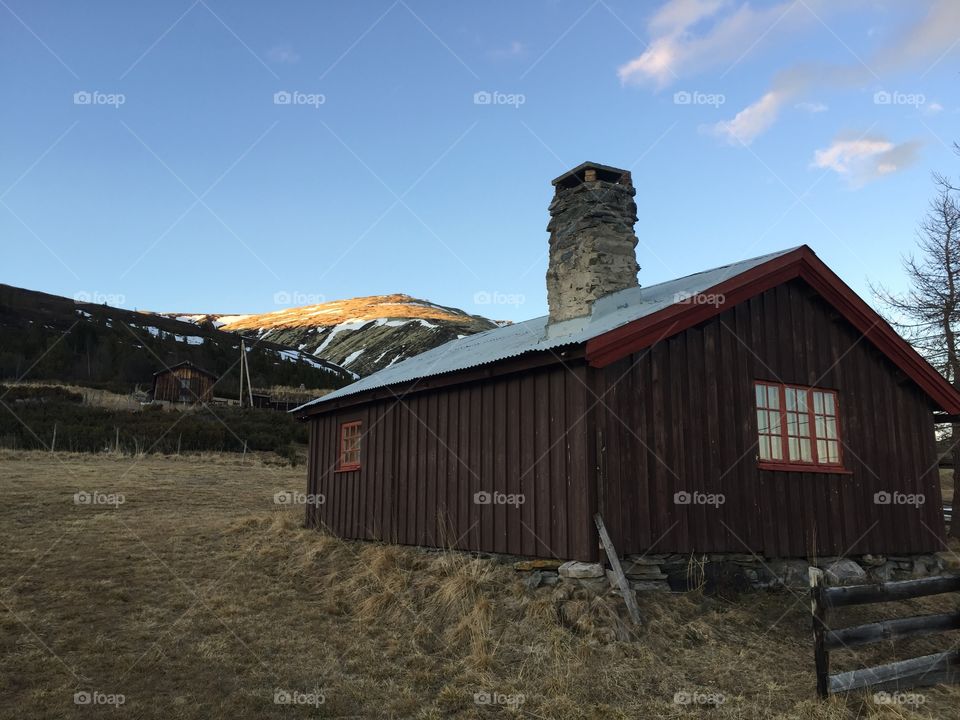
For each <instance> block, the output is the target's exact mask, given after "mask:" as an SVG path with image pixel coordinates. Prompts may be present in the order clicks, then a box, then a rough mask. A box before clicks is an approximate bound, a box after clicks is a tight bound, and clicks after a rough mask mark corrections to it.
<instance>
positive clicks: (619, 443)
mask: <svg viewBox="0 0 960 720" xmlns="http://www.w3.org/2000/svg"><path fill="white" fill-rule="evenodd" d="M591 372H592V377H591V383H592V385H593V387H594V389H595V392H596V393H597V395H602V396H603V397H605V401H604V403H603V404H602V405H601V406H600V407H599V411H598V413H597V427H596V431H597V437H598V440H597V442H598V447H599V448H600V452H599V460H598V466H599V468H600V470H599V472H600V482H599V493H600V506H601V508H602V512H603V515H604V518H605V521H606V524H607V525H608V527H609V529H610V531H611V535H612V536H613V539H614V542H615V544H616V546H617V548H618V550H620V551H621V552H623V553H640V552H645V551H648V550H651V551H654V552H682V553H687V552H735V553H742V552H748V551H751V552H757V553H760V554H764V555H766V556H770V557H787V556H811V555H815V554H816V555H819V556H830V555H842V554H862V553H888V554H905V553H911V552H927V551H933V550H936V549H938V548H940V547H942V537H943V520H942V517H941V515H940V506H941V496H940V486H939V477H938V469H937V458H936V454H935V448H934V445H933V437H934V435H933V418H932V415H931V407H930V403H929V401H928V399H927V398H926V396H925V395H924V394H923V393H922V392H921V391H920V390H919V389H918V388H917V387H916V385H914V384H913V383H912V382H909V381H907V380H906V379H905V378H904V377H903V375H902V374H901V373H900V372H899V371H898V370H897V369H896V368H895V367H894V366H893V365H892V363H890V362H889V361H888V360H887V359H886V358H885V357H884V356H882V355H881V354H880V353H879V352H878V351H877V350H876V349H875V348H874V347H873V346H871V345H870V344H869V343H868V342H866V341H864V340H862V339H861V338H860V334H859V333H858V332H856V330H854V328H853V327H851V326H850V325H849V324H848V323H847V322H846V321H845V320H843V319H841V318H839V317H838V316H837V315H836V314H835V313H833V312H832V309H831V308H830V307H829V306H828V305H826V304H825V303H824V302H823V301H822V300H820V299H819V298H818V297H817V296H815V295H813V294H812V293H811V291H810V290H809V288H808V287H807V286H806V284H805V283H803V281H800V280H796V281H792V282H790V283H787V284H785V285H781V286H779V287H777V288H775V289H773V290H770V291H768V292H765V293H763V294H762V295H759V296H757V297H755V298H754V299H751V300H749V301H747V302H744V303H741V304H739V305H737V306H736V307H734V308H731V309H730V310H728V311H726V312H724V313H722V314H720V315H718V316H716V317H715V318H714V319H712V320H710V321H708V322H706V323H704V324H702V325H700V326H698V327H695V328H692V329H689V330H686V331H684V332H682V333H680V334H678V335H676V336H674V337H670V338H668V339H665V340H662V341H661V342H659V343H657V344H656V345H654V346H653V347H651V348H649V349H647V350H644V351H641V352H638V353H635V354H634V355H632V356H630V357H628V358H624V359H623V360H620V361H618V362H616V363H614V364H612V365H609V366H607V367H606V368H603V369H602V370H593V371H591ZM756 380H768V381H773V382H783V383H787V384H791V383H795V384H798V385H814V386H819V387H824V388H829V389H834V390H836V391H837V392H838V395H839V405H840V423H841V438H842V440H843V456H844V461H845V465H846V468H847V469H848V470H850V471H851V473H850V474H824V473H815V472H782V471H768V470H760V469H758V468H757V459H756V454H757V446H756V439H757V427H756V412H755V400H754V389H753V383H754V381H756ZM682 491H687V492H694V491H699V492H702V493H714V494H716V493H722V494H723V496H724V498H725V502H724V503H723V504H722V505H719V506H712V505H693V504H689V505H684V504H677V503H676V502H674V494H675V493H677V492H682ZM884 491H885V492H890V493H893V492H894V491H899V492H902V493H912V494H922V495H923V496H924V497H925V502H924V504H923V505H922V506H920V507H915V506H912V505H898V506H896V505H884V504H877V503H875V502H874V495H875V493H878V492H884Z"/></svg>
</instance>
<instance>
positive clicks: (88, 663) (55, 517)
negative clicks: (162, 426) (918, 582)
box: [0, 451, 960, 720]
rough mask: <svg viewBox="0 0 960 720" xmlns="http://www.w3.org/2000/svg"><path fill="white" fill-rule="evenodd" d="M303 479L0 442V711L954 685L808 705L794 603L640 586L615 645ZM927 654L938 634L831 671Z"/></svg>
mask: <svg viewBox="0 0 960 720" xmlns="http://www.w3.org/2000/svg"><path fill="white" fill-rule="evenodd" d="M304 485H305V482H304V470H303V469H302V468H297V469H294V468H290V467H280V466H271V465H266V464H263V463H262V462H260V461H257V460H254V461H252V462H251V461H250V460H249V459H248V462H247V464H246V465H242V464H240V462H239V458H236V457H229V456H225V457H192V458H188V457H180V458H170V457H160V456H149V457H145V458H140V459H139V460H136V461H135V460H134V459H133V458H129V457H128V458H120V457H106V456H91V455H67V454H53V455H51V454H49V453H40V452H35V453H28V452H9V451H7V452H4V451H0V537H2V539H3V546H2V550H0V717H2V718H27V717H29V718H64V717H66V718H69V717H81V716H83V717H86V716H89V715H91V713H92V712H98V714H99V713H100V712H104V711H109V712H110V717H137V718H204V719H206V718H280V717H284V718H289V717H337V718H343V717H355V718H368V717H369V718H376V717H392V718H445V717H463V718H485V717H495V716H506V717H529V718H579V717H585V718H637V717H644V718H656V717H671V718H682V717H702V716H709V717H712V718H836V719H838V720H839V719H840V718H844V719H845V718H858V717H859V718H863V717H882V718H914V717H931V718H945V717H956V716H957V715H956V714H957V707H958V705H960V689H958V688H956V687H950V688H948V687H936V688H925V689H922V690H920V691H918V692H919V693H921V697H922V702H920V703H919V704H914V705H902V704H901V705H884V704H882V703H877V702H875V701H874V700H873V699H872V698H871V697H868V696H862V695H857V696H851V697H846V698H835V699H832V700H831V701H830V702H827V703H821V702H819V701H817V700H816V699H815V697H814V674H813V662H812V649H811V633H810V619H809V616H808V607H807V602H806V597H805V595H803V594H798V595H793V594H791V593H788V592H781V593H754V594H749V595H745V596H741V597H739V598H737V599H727V600H721V599H711V598H704V597H702V596H701V595H699V594H698V593H688V594H682V595H651V594H645V595H641V596H640V609H641V612H642V613H643V615H644V617H645V619H646V625H645V627H644V628H643V629H642V630H640V631H639V632H634V631H632V630H631V629H630V628H629V627H628V626H627V625H626V623H625V622H624V619H623V618H624V611H623V608H622V603H621V602H620V601H619V600H618V598H616V597H610V598H601V599H597V598H590V597H588V596H586V595H578V594H570V593H569V592H565V591H560V590H557V589H555V588H541V589H537V590H535V591H531V590H527V589H526V588H524V586H523V584H522V583H521V581H520V580H519V578H518V576H517V574H516V573H514V572H513V570H512V569H509V568H506V567H503V566H501V565H499V564H497V563H495V562H493V561H490V560H482V559H475V558H471V557H469V556H466V555H464V554H460V553H438V552H424V551H418V550H416V549H409V548H397V547H390V546H384V545H378V544H374V543H355V542H344V541H341V540H338V539H335V538H332V537H329V536H326V535H324V534H322V533H317V532H313V531H307V530H303V529H302V528H301V527H300V521H301V517H302V506H301V505H299V504H291V503H289V502H286V501H287V500H289V499H290V496H289V495H285V494H284V495H280V496H279V498H280V500H281V502H280V503H278V502H276V497H277V493H286V492H287V491H297V492H300V491H302V490H303V488H304ZM78 492H79V493H84V492H85V493H88V494H90V495H89V496H88V497H85V496H82V495H81V496H80V498H79V499H80V500H81V502H80V503H79V504H78V503H77V502H75V495H76V494H77V493H78ZM121 496H122V497H121ZM84 500H86V501H84ZM121 500H122V502H121ZM294 500H299V498H294ZM111 503H112V504H111ZM911 607H912V608H913V611H914V612H916V611H917V610H918V608H919V609H922V610H923V611H933V610H941V611H942V609H943V608H945V607H952V608H956V607H957V599H956V598H949V597H946V598H939V599H937V600H927V601H924V602H923V603H915V604H912V605H911ZM886 609H887V610H891V611H893V610H896V611H897V613H898V614H902V613H903V612H904V607H903V606H901V607H896V608H891V607H890V606H886ZM870 612H873V613H874V614H873V615H870V616H869V617H871V618H876V617H877V615H876V614H875V613H876V608H873V609H871V610H870ZM857 620H858V618H857V616H856V615H852V616H850V621H851V622H854V621H857ZM944 641H948V642H956V641H960V637H958V634H957V633H954V634H952V635H949V636H939V637H937V638H934V639H925V640H922V641H916V642H914V643H912V644H910V645H897V646H896V647H895V646H893V645H884V646H882V647H878V648H874V649H872V650H871V652H870V653H860V654H859V655H853V654H852V653H850V654H849V655H848V656H846V657H845V656H844V655H843V654H837V656H836V660H837V662H836V668H835V669H837V670H843V669H851V668H854V667H858V666H860V665H861V664H863V663H873V662H877V661H890V660H894V659H898V658H902V657H909V656H911V655H916V654H920V653H923V652H933V651H935V650H937V649H943V647H942V646H943V643H944ZM77 693H81V695H80V696H79V700H81V701H83V700H84V699H86V698H90V699H92V704H97V703H105V702H110V701H111V700H113V701H117V700H119V695H122V696H123V699H124V702H123V704H122V705H120V706H119V707H90V705H83V704H77V703H76V702H75V695H76V694H77ZM82 693H86V695H83V694H82ZM687 698H692V699H694V700H695V701H697V702H693V703H689V704H683V703H682V702H681V703H678V702H676V700H678V699H679V700H681V701H682V700H683V699H687ZM278 700H279V701H280V702H277V701H278ZM287 700H289V701H291V702H284V701H287ZM698 702H699V704H697V703H698Z"/></svg>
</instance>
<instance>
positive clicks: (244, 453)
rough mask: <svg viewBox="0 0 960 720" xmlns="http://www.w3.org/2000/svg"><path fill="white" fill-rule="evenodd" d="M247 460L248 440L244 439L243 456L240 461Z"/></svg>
mask: <svg viewBox="0 0 960 720" xmlns="http://www.w3.org/2000/svg"><path fill="white" fill-rule="evenodd" d="M246 460H247V441H246V440H244V441H243V457H242V458H240V462H241V463H244V462H246Z"/></svg>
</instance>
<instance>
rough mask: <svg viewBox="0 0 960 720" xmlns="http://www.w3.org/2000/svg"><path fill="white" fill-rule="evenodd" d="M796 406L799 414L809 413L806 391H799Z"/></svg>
mask: <svg viewBox="0 0 960 720" xmlns="http://www.w3.org/2000/svg"><path fill="white" fill-rule="evenodd" d="M797 406H798V408H797V409H798V410H800V411H801V412H810V409H809V407H808V406H807V391H806V390H801V391H800V392H798V393H797Z"/></svg>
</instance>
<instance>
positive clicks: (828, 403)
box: [823, 393, 837, 415]
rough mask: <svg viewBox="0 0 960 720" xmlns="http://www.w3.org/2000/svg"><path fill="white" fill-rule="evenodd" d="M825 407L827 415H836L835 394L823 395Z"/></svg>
mask: <svg viewBox="0 0 960 720" xmlns="http://www.w3.org/2000/svg"><path fill="white" fill-rule="evenodd" d="M823 403H824V404H823V407H824V410H825V411H826V413H827V415H836V414H837V413H836V412H835V411H834V408H833V393H823Z"/></svg>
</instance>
